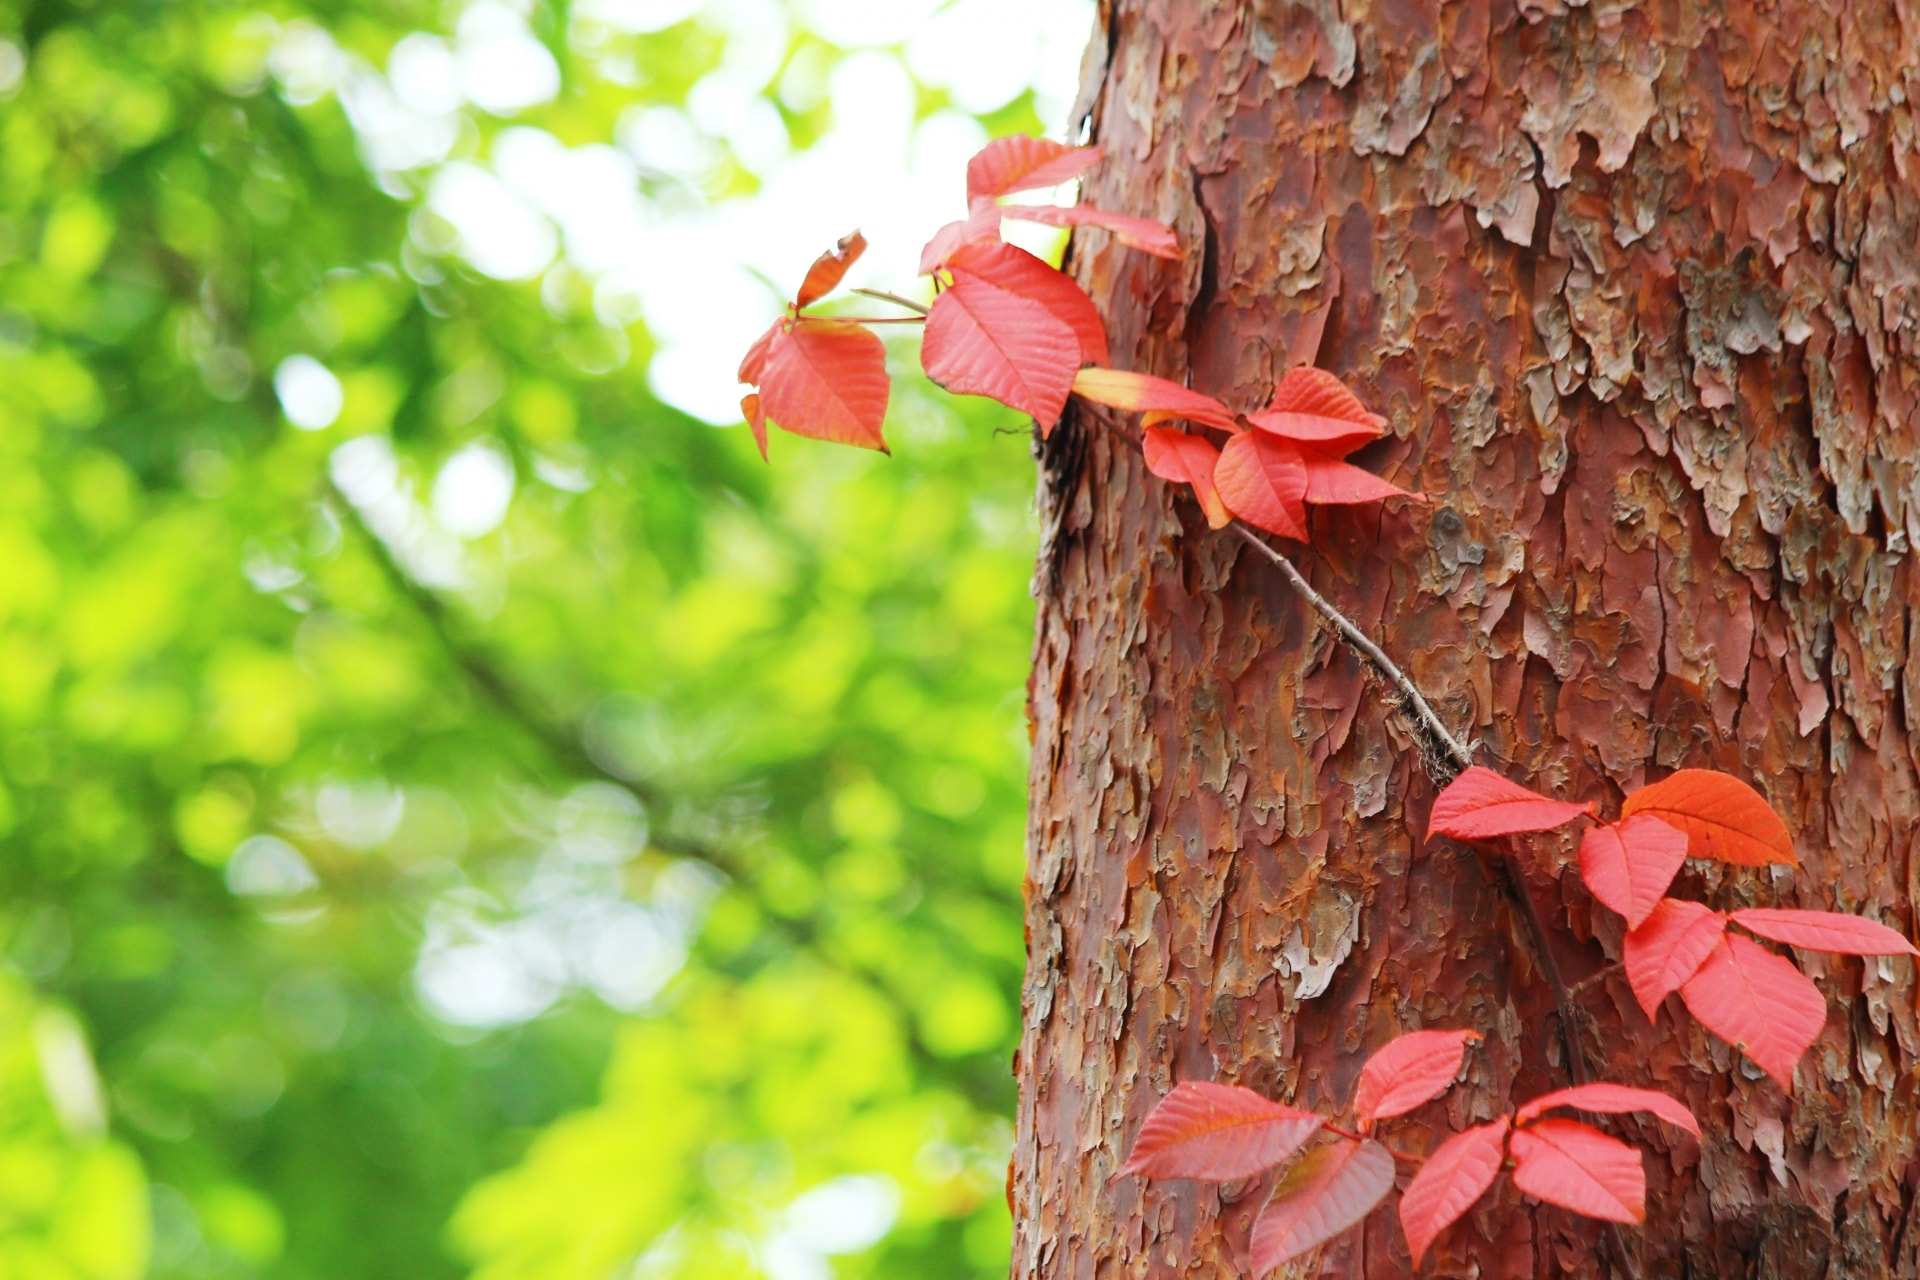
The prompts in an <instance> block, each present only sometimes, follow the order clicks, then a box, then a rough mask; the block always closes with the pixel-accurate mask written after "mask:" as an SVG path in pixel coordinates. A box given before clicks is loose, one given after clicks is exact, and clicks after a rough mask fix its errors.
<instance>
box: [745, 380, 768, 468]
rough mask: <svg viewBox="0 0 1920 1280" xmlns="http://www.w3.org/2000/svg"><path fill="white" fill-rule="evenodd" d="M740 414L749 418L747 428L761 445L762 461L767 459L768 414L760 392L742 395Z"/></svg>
mask: <svg viewBox="0 0 1920 1280" xmlns="http://www.w3.org/2000/svg"><path fill="white" fill-rule="evenodd" d="M740 416H741V417H743V418H745V419H746V420H747V430H749V431H751V432H753V442H754V443H755V444H756V445H759V446H760V461H762V462H765V461H766V460H767V415H766V411H765V410H763V409H762V408H761V407H760V393H759V392H757V391H749V392H748V393H747V394H746V395H744V396H741V397H740Z"/></svg>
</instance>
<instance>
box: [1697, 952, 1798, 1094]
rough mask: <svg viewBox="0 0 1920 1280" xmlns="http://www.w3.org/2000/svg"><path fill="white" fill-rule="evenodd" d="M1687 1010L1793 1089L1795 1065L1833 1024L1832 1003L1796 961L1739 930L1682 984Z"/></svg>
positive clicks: (1787, 1089) (1755, 1063)
mask: <svg viewBox="0 0 1920 1280" xmlns="http://www.w3.org/2000/svg"><path fill="white" fill-rule="evenodd" d="M1680 998H1681V999H1682V1000H1684V1001H1686V1002H1687V1009H1688V1010H1689V1011H1690V1012H1691V1013H1692V1014H1693V1016H1694V1017H1696V1018H1698V1019H1700V1021H1701V1023H1702V1024H1704V1025H1705V1027H1706V1028H1707V1030H1709V1031H1711V1032H1713V1034H1715V1035H1717V1036H1719V1037H1720V1038H1721V1039H1722V1040H1725V1041H1726V1042H1727V1043H1728V1044H1730V1045H1733V1046H1734V1047H1735V1048H1737V1049H1739V1050H1740V1051H1741V1052H1742V1053H1744V1054H1746V1055H1747V1057H1749V1058H1751V1059H1752V1060H1753V1065H1754V1066H1756V1067H1759V1068H1760V1069H1761V1070H1762V1071H1764V1072H1766V1073H1767V1074H1768V1075H1770V1076H1772V1077H1773V1078H1774V1080H1775V1081H1776V1082H1778V1084H1779V1085H1780V1087H1781V1088H1782V1089H1785V1090H1786V1091H1788V1092H1789V1093H1791V1092H1792V1091H1793V1068H1794V1065H1795V1064H1796V1063H1798V1062H1799V1061H1800V1055H1801V1054H1803V1053H1805V1052H1806V1051H1807V1050H1808V1049H1809V1048H1810V1047H1811V1046H1812V1044H1813V1042H1814V1041H1815V1040H1818V1039H1819V1038H1820V1032H1821V1031H1822V1029H1824V1028H1825V1027H1826V1025H1827V1001H1826V997H1825V996H1822V995H1821V994H1820V988H1818V987H1816V986H1814V985H1813V980H1812V979H1811V978H1809V977H1807V975H1806V974H1804V973H1801V972H1800V970H1798V969H1796V968H1795V967H1794V965H1793V961H1791V960H1789V959H1787V958H1786V957H1785V956H1777V955H1775V954H1773V952H1771V951H1769V950H1767V949H1766V948H1765V947H1763V946H1761V945H1760V944H1759V943H1757V942H1750V941H1748V940H1747V939H1745V938H1743V937H1741V936H1740V935H1739V934H1737V933H1729V934H1726V935H1724V936H1723V937H1722V938H1721V939H1720V943H1719V945H1718V946H1716V947H1715V948H1714V951H1713V954H1712V955H1710V956H1708V957H1707V960H1706V963H1705V964H1703V965H1701V966H1700V968H1699V971H1698V972H1696V973H1695V974H1694V975H1693V976H1692V977H1691V978H1688V979H1687V981H1686V983H1685V984H1684V985H1683V986H1682V987H1681V988H1680Z"/></svg>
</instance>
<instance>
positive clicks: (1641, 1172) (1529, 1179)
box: [1513, 1118, 1647, 1222]
mask: <svg viewBox="0 0 1920 1280" xmlns="http://www.w3.org/2000/svg"><path fill="white" fill-rule="evenodd" d="M1513 1185H1514V1186H1516V1187H1518V1188H1519V1189H1520V1190H1522V1191H1524V1192H1526V1193H1527V1194H1528V1195H1530V1196H1532V1197H1533V1198H1534V1199H1535V1200H1544V1201H1546V1202H1547V1203H1548V1204H1557V1205H1559V1206H1560V1207H1561V1208H1563V1209H1571V1210H1573V1211H1574V1212H1575V1213H1584V1214H1586V1215H1587V1216H1588V1217H1589V1218H1604V1219H1605V1220H1606V1221H1608V1222H1645V1221H1646V1220H1647V1171H1646V1170H1645V1169H1644V1168H1642V1167H1641V1164H1640V1153H1639V1152H1638V1151H1635V1150H1634V1149H1633V1148H1632V1147H1630V1146H1628V1145H1627V1144H1626V1143H1624V1142H1622V1141H1620V1140H1619V1139H1618V1138H1610V1137H1608V1136H1607V1135H1606V1134H1604V1133H1601V1132H1600V1131H1599V1130H1598V1129H1591V1128H1588V1127H1587V1126H1586V1125H1584V1124H1581V1123H1580V1122H1579V1121H1578V1120H1561V1119H1557V1118H1556V1119H1551V1120H1540V1121H1536V1122H1535V1123H1534V1124H1532V1125H1530V1126H1528V1127H1527V1128H1524V1129H1515V1130H1514V1131H1513Z"/></svg>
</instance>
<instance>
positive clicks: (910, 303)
mask: <svg viewBox="0 0 1920 1280" xmlns="http://www.w3.org/2000/svg"><path fill="white" fill-rule="evenodd" d="M850 292H853V293H858V294H864V295H865V296H867V297H869V298H878V299H879V300H880V301H882V302H891V303H892V304H893V305H894V306H896V307H905V308H906V309H907V310H909V311H918V312H919V313H920V314H921V315H923V316H924V315H926V314H927V308H925V307H923V306H921V305H920V304H919V303H917V302H915V301H914V300H913V299H912V298H903V297H901V296H900V295H899V294H897V293H888V292H887V291H886V290H885V289H854V290H851V291H850Z"/></svg>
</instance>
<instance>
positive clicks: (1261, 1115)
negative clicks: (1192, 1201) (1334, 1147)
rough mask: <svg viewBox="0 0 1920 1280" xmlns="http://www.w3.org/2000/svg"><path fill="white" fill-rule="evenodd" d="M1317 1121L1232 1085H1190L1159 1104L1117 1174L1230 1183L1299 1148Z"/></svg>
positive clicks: (1192, 1082)
mask: <svg viewBox="0 0 1920 1280" xmlns="http://www.w3.org/2000/svg"><path fill="white" fill-rule="evenodd" d="M1322 1123H1323V1122H1322V1120H1321V1119H1320V1117H1319V1116H1317V1115H1315V1114H1313V1113H1312V1112H1311V1111H1300V1110H1297V1109H1295V1108H1293V1107H1289V1106H1286V1105H1284V1104H1282V1103H1278V1102H1269V1101H1268V1100H1267V1099H1265V1098H1263V1097H1261V1096H1260V1095H1259V1094H1257V1093H1255V1092H1254V1091H1253V1090H1251V1089H1242V1088H1240V1087H1239V1086H1238V1085H1230V1084H1206V1083H1203V1082H1201V1081H1197V1080H1188V1081H1184V1082H1182V1083H1180V1084H1177V1085H1175V1086H1174V1087H1173V1092H1172V1093H1170V1094H1168V1095H1167V1096H1166V1097H1164V1098H1162V1099H1160V1102H1159V1105H1157V1106H1155V1107H1154V1109H1153V1111H1152V1113H1151V1114H1149V1115H1148V1116H1147V1118H1146V1121H1145V1122H1144V1123H1143V1124H1141V1126H1140V1133H1139V1135H1138V1136H1137V1137H1135V1138H1134V1140H1133V1151H1132V1152H1131V1153H1130V1154H1129V1155H1128V1156H1127V1162H1126V1164H1124V1165H1122V1166H1121V1167H1120V1172H1121V1173H1137V1174H1141V1175H1143V1176H1145V1177H1149V1178H1198V1179H1201V1180H1202V1181H1206V1182H1231V1181H1233V1180H1235V1179H1236V1178H1250V1177H1252V1176H1253V1175H1254V1174H1256V1173H1259V1172H1260V1171H1261V1170H1262V1169H1268V1168H1271V1167H1272V1166H1274V1165H1276V1164H1279V1163H1280V1162H1281V1161H1282V1160H1285V1159H1286V1158H1287V1157H1288V1156H1290V1155H1292V1154H1293V1153H1294V1152H1296V1151H1298V1150H1299V1149H1300V1147H1301V1144H1303V1143H1304V1142H1306V1140H1307V1139H1308V1138H1311V1137H1312V1136H1313V1135H1314V1133H1315V1132H1316V1131H1318V1130H1319V1128H1320V1126H1321V1124H1322Z"/></svg>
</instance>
